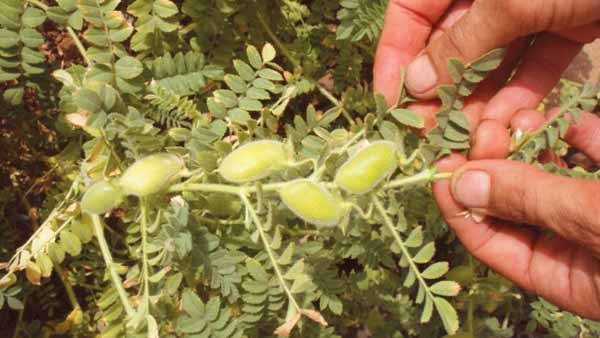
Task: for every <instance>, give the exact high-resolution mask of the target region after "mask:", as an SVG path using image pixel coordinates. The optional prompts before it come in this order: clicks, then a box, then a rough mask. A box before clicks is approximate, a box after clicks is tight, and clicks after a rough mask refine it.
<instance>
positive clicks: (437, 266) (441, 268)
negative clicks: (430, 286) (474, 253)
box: [421, 262, 450, 279]
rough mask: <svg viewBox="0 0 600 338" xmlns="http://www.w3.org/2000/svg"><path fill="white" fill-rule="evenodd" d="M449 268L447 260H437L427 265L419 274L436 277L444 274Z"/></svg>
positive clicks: (429, 277)
mask: <svg viewBox="0 0 600 338" xmlns="http://www.w3.org/2000/svg"><path fill="white" fill-rule="evenodd" d="M449 268H450V267H449V264H448V262H437V263H434V264H432V265H430V266H429V267H427V269H425V271H423V272H422V273H421V276H423V278H426V279H437V278H440V277H442V276H443V275H444V274H446V272H448V269H449Z"/></svg>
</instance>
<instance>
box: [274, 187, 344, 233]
mask: <svg viewBox="0 0 600 338" xmlns="http://www.w3.org/2000/svg"><path fill="white" fill-rule="evenodd" d="M279 196H280V197H281V200H282V201H283V203H284V204H285V205H286V206H287V207H288V208H289V209H290V210H291V211H292V212H293V213H294V214H296V216H298V217H299V218H301V219H303V220H304V221H306V222H308V223H311V224H314V225H318V226H335V225H336V224H338V223H339V221H340V219H341V218H342V216H343V214H344V208H343V206H342V201H340V200H338V199H337V198H335V196H333V194H332V193H331V192H330V191H329V190H327V189H326V188H325V187H323V186H322V185H320V184H318V183H315V182H313V181H309V180H306V179H299V180H296V181H292V182H290V183H288V184H286V185H285V187H283V188H282V189H281V190H279Z"/></svg>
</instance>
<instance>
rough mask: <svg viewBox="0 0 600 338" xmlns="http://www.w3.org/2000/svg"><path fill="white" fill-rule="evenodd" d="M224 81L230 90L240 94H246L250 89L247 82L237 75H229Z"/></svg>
mask: <svg viewBox="0 0 600 338" xmlns="http://www.w3.org/2000/svg"><path fill="white" fill-rule="evenodd" d="M224 81H225V84H227V87H229V89H231V90H233V91H234V92H236V93H238V94H242V93H245V92H246V90H247V89H248V85H247V84H246V81H244V80H243V79H242V78H241V77H239V76H237V75H232V74H227V75H225V78H224Z"/></svg>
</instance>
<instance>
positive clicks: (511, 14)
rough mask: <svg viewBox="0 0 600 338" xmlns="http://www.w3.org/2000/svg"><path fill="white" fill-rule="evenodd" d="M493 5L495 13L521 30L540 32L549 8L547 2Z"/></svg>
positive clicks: (505, 0) (503, 0) (505, 1)
mask: <svg viewBox="0 0 600 338" xmlns="http://www.w3.org/2000/svg"><path fill="white" fill-rule="evenodd" d="M489 2H491V3H493V6H494V7H495V8H493V9H494V10H495V12H494V13H498V14H499V15H501V16H502V17H504V19H505V20H506V21H507V22H509V23H512V24H513V25H514V26H513V27H518V29H519V30H527V31H529V30H538V29H539V27H540V26H542V24H543V22H542V21H543V19H545V18H546V17H547V13H548V12H547V11H548V10H549V6H548V4H547V2H546V1H545V0H528V1H522V0H499V1H489Z"/></svg>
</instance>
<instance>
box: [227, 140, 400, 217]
mask: <svg viewBox="0 0 600 338" xmlns="http://www.w3.org/2000/svg"><path fill="white" fill-rule="evenodd" d="M286 163H287V153H286V150H285V145H284V144H283V143H281V142H277V141H256V142H251V143H248V144H245V145H243V146H241V147H240V148H238V149H236V150H234V151H233V152H231V154H229V155H228V156H227V157H225V159H224V160H223V161H222V162H221V165H220V166H219V173H220V174H221V176H222V177H223V178H224V179H225V180H227V181H230V182H234V183H247V182H252V181H256V180H259V179H262V178H265V177H267V176H269V175H271V174H273V173H275V172H277V171H278V170H281V169H283V168H285V165H286ZM396 167H397V157H396V146H395V145H394V143H392V142H389V141H376V142H373V143H371V144H369V145H368V146H366V147H364V148H362V149H360V150H359V151H357V152H356V153H355V154H354V155H353V156H351V157H350V158H349V159H348V160H347V161H346V162H345V163H344V164H343V165H342V166H341V167H340V168H339V169H338V171H337V173H336V175H335V179H334V183H335V185H336V186H338V187H339V188H340V189H342V190H343V191H345V192H346V193H348V194H353V195H362V194H367V193H369V192H371V191H372V190H373V189H375V188H376V187H377V186H378V185H379V184H380V183H381V182H382V181H384V180H385V179H386V178H388V177H389V176H390V175H391V174H393V172H394V171H395V169H396ZM279 196H280V198H281V200H282V202H283V203H284V204H285V205H286V206H287V207H288V208H289V209H290V210H291V211H292V212H293V213H294V214H295V215H296V216H298V217H299V218H301V219H303V220H304V221H306V222H308V223H311V224H314V225H317V226H335V225H337V224H338V223H339V222H340V220H341V219H342V217H344V215H345V214H346V213H347V210H348V208H347V207H346V205H345V203H344V201H343V200H342V199H341V198H340V197H339V196H336V195H334V194H333V193H332V192H331V191H329V190H328V189H327V187H326V186H325V185H323V184H322V183H319V182H314V181H311V180H308V179H298V180H295V181H292V182H289V183H287V184H286V185H285V186H284V187H283V188H281V189H280V190H279Z"/></svg>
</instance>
